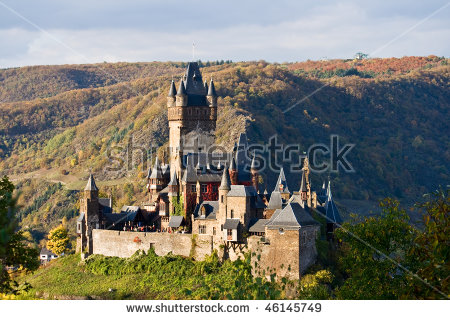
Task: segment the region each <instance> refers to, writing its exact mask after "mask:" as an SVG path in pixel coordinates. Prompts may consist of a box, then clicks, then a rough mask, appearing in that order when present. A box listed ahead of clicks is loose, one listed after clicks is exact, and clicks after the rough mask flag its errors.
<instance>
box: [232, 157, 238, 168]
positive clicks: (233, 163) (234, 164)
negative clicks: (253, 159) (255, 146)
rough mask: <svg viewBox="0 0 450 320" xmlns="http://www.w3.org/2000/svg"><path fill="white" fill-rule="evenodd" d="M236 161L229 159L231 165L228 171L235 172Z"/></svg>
mask: <svg viewBox="0 0 450 320" xmlns="http://www.w3.org/2000/svg"><path fill="white" fill-rule="evenodd" d="M236 169H237V167H236V160H234V157H233V158H232V159H231V165H230V170H236Z"/></svg>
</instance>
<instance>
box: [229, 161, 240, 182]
mask: <svg viewBox="0 0 450 320" xmlns="http://www.w3.org/2000/svg"><path fill="white" fill-rule="evenodd" d="M230 180H231V184H232V185H236V184H238V171H237V166H236V160H234V157H233V158H232V159H231V165H230Z"/></svg>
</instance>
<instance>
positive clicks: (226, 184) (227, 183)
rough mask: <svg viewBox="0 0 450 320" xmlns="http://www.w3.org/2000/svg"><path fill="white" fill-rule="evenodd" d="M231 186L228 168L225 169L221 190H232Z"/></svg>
mask: <svg viewBox="0 0 450 320" xmlns="http://www.w3.org/2000/svg"><path fill="white" fill-rule="evenodd" d="M230 184H231V181H230V174H229V173H228V170H227V167H225V168H224V170H223V174H222V181H221V183H220V187H219V190H230V189H231V187H230Z"/></svg>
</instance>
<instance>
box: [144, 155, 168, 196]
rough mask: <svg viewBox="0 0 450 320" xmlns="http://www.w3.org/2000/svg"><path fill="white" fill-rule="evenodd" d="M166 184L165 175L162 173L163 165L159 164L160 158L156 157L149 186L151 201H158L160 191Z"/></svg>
mask: <svg viewBox="0 0 450 320" xmlns="http://www.w3.org/2000/svg"><path fill="white" fill-rule="evenodd" d="M163 184H164V177H163V174H162V170H161V166H160V165H159V159H158V157H156V160H155V165H154V166H153V170H152V171H151V174H150V179H149V184H148V188H149V191H150V201H151V202H154V201H156V197H157V196H158V193H159V191H161V190H162V188H163Z"/></svg>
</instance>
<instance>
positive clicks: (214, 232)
mask: <svg viewBox="0 0 450 320" xmlns="http://www.w3.org/2000/svg"><path fill="white" fill-rule="evenodd" d="M215 235H216V227H213V236H215Z"/></svg>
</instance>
